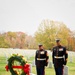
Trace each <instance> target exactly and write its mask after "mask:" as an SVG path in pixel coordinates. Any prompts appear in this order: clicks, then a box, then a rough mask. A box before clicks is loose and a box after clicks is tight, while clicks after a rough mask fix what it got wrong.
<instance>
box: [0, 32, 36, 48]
mask: <svg viewBox="0 0 75 75" xmlns="http://www.w3.org/2000/svg"><path fill="white" fill-rule="evenodd" d="M36 46H37V45H36V42H35V39H34V37H32V36H28V35H27V34H25V33H23V32H5V33H0V48H21V49H23V48H30V49H32V48H34V49H35V48H36Z"/></svg>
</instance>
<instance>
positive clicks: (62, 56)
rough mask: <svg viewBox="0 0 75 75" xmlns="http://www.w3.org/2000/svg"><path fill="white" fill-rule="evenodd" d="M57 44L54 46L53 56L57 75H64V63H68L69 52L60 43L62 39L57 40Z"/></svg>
mask: <svg viewBox="0 0 75 75" xmlns="http://www.w3.org/2000/svg"><path fill="white" fill-rule="evenodd" d="M56 44H57V46H55V47H53V52H52V58H53V64H54V69H55V74H56V75H63V69H64V67H63V65H66V63H67V58H68V53H67V50H66V47H64V46H62V45H61V44H60V39H57V40H56Z"/></svg>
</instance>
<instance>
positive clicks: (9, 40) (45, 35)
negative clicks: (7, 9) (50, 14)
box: [0, 20, 75, 51]
mask: <svg viewBox="0 0 75 75" xmlns="http://www.w3.org/2000/svg"><path fill="white" fill-rule="evenodd" d="M57 38H59V39H60V40H61V43H62V44H63V45H64V46H66V48H67V49H68V50H70V51H75V31H71V30H70V29H69V28H68V27H67V26H66V25H65V24H64V23H63V22H58V21H50V20H43V21H42V22H41V23H40V25H39V27H38V30H37V31H36V32H35V35H34V37H32V36H29V35H27V34H26V33H23V32H5V33H0V48H21V49H23V48H29V49H36V48H37V47H38V44H43V45H44V48H45V49H50V50H51V49H52V48H53V46H55V39H57Z"/></svg>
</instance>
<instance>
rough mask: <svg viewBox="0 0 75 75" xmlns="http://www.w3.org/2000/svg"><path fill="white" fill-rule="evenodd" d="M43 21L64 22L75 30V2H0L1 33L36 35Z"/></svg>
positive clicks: (4, 0)
mask: <svg viewBox="0 0 75 75" xmlns="http://www.w3.org/2000/svg"><path fill="white" fill-rule="evenodd" d="M43 19H49V20H54V21H61V22H64V23H65V24H66V25H67V27H68V28H70V29H71V30H75V0H0V32H4V31H23V32H26V33H27V34H30V35H34V33H35V31H36V30H37V28H38V26H39V24H40V23H41V21H42V20H43Z"/></svg>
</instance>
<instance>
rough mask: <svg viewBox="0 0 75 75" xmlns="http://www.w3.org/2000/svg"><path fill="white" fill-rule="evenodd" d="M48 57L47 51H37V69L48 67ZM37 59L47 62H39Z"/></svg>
mask: <svg viewBox="0 0 75 75" xmlns="http://www.w3.org/2000/svg"><path fill="white" fill-rule="evenodd" d="M48 58H49V57H48V55H47V51H45V50H43V49H42V50H37V51H36V55H35V64H36V66H37V67H44V66H47V64H48V62H47V61H48ZM37 59H46V60H37Z"/></svg>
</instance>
